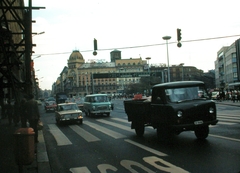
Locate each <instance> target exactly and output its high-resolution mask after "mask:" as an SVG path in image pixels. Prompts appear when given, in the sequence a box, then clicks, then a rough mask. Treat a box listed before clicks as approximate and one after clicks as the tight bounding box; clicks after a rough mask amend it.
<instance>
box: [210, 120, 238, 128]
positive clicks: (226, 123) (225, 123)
mask: <svg viewBox="0 0 240 173" xmlns="http://www.w3.org/2000/svg"><path fill="white" fill-rule="evenodd" d="M217 124H224V125H235V124H237V123H228V122H221V121H218V123H217ZM216 126H217V125H216ZM216 126H214V127H216Z"/></svg>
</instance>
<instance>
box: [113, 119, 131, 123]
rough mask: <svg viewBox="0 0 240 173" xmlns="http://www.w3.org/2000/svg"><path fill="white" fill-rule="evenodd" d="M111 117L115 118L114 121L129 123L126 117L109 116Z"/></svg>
mask: <svg viewBox="0 0 240 173" xmlns="http://www.w3.org/2000/svg"><path fill="white" fill-rule="evenodd" d="M111 119H113V120H116V121H119V122H123V123H128V124H130V122H128V120H126V119H121V118H111Z"/></svg>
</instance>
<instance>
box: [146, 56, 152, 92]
mask: <svg viewBox="0 0 240 173" xmlns="http://www.w3.org/2000/svg"><path fill="white" fill-rule="evenodd" d="M150 59H151V57H147V58H146V60H147V63H148V74H149V85H148V94H150V89H149V88H150V87H149V86H150V82H151V81H150V80H151V79H150V66H149V60H150Z"/></svg>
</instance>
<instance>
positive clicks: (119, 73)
mask: <svg viewBox="0 0 240 173" xmlns="http://www.w3.org/2000/svg"><path fill="white" fill-rule="evenodd" d="M110 60H111V62H103V61H97V60H92V61H90V62H85V60H84V58H83V56H82V54H81V53H80V52H79V51H78V50H74V51H73V52H72V54H71V55H70V57H69V59H68V66H67V67H66V66H65V67H64V68H63V70H62V72H61V73H60V77H59V78H58V79H57V81H56V82H55V83H54V86H53V87H54V89H53V90H54V93H55V94H56V93H57V92H66V93H67V94H68V95H69V96H70V97H71V96H80V97H83V96H85V95H87V94H92V93H106V94H124V91H125V90H126V89H127V88H128V86H129V85H131V84H135V83H139V82H140V79H141V77H148V78H149V79H151V80H152V81H151V82H152V83H153V84H154V83H163V82H167V78H168V77H167V75H168V73H167V67H166V64H152V65H149V64H148V61H147V59H146V60H143V59H142V58H141V57H140V58H129V59H122V57H121V51H119V50H113V51H112V52H110ZM170 77H171V81H182V80H204V73H203V71H202V70H199V69H197V68H196V67H193V66H184V64H183V63H182V64H180V65H173V66H171V67H170ZM213 81H214V79H213V78H212V81H208V83H214V82H213ZM54 93H53V95H54Z"/></svg>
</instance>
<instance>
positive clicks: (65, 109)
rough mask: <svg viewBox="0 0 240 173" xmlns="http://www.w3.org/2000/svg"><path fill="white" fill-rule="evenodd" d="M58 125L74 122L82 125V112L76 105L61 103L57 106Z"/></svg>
mask: <svg viewBox="0 0 240 173" xmlns="http://www.w3.org/2000/svg"><path fill="white" fill-rule="evenodd" d="M55 118H56V123H57V124H61V123H63V122H74V123H79V124H82V122H83V116H82V111H81V110H79V109H78V106H77V104H76V103H61V104H58V105H57V109H56V112H55Z"/></svg>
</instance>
